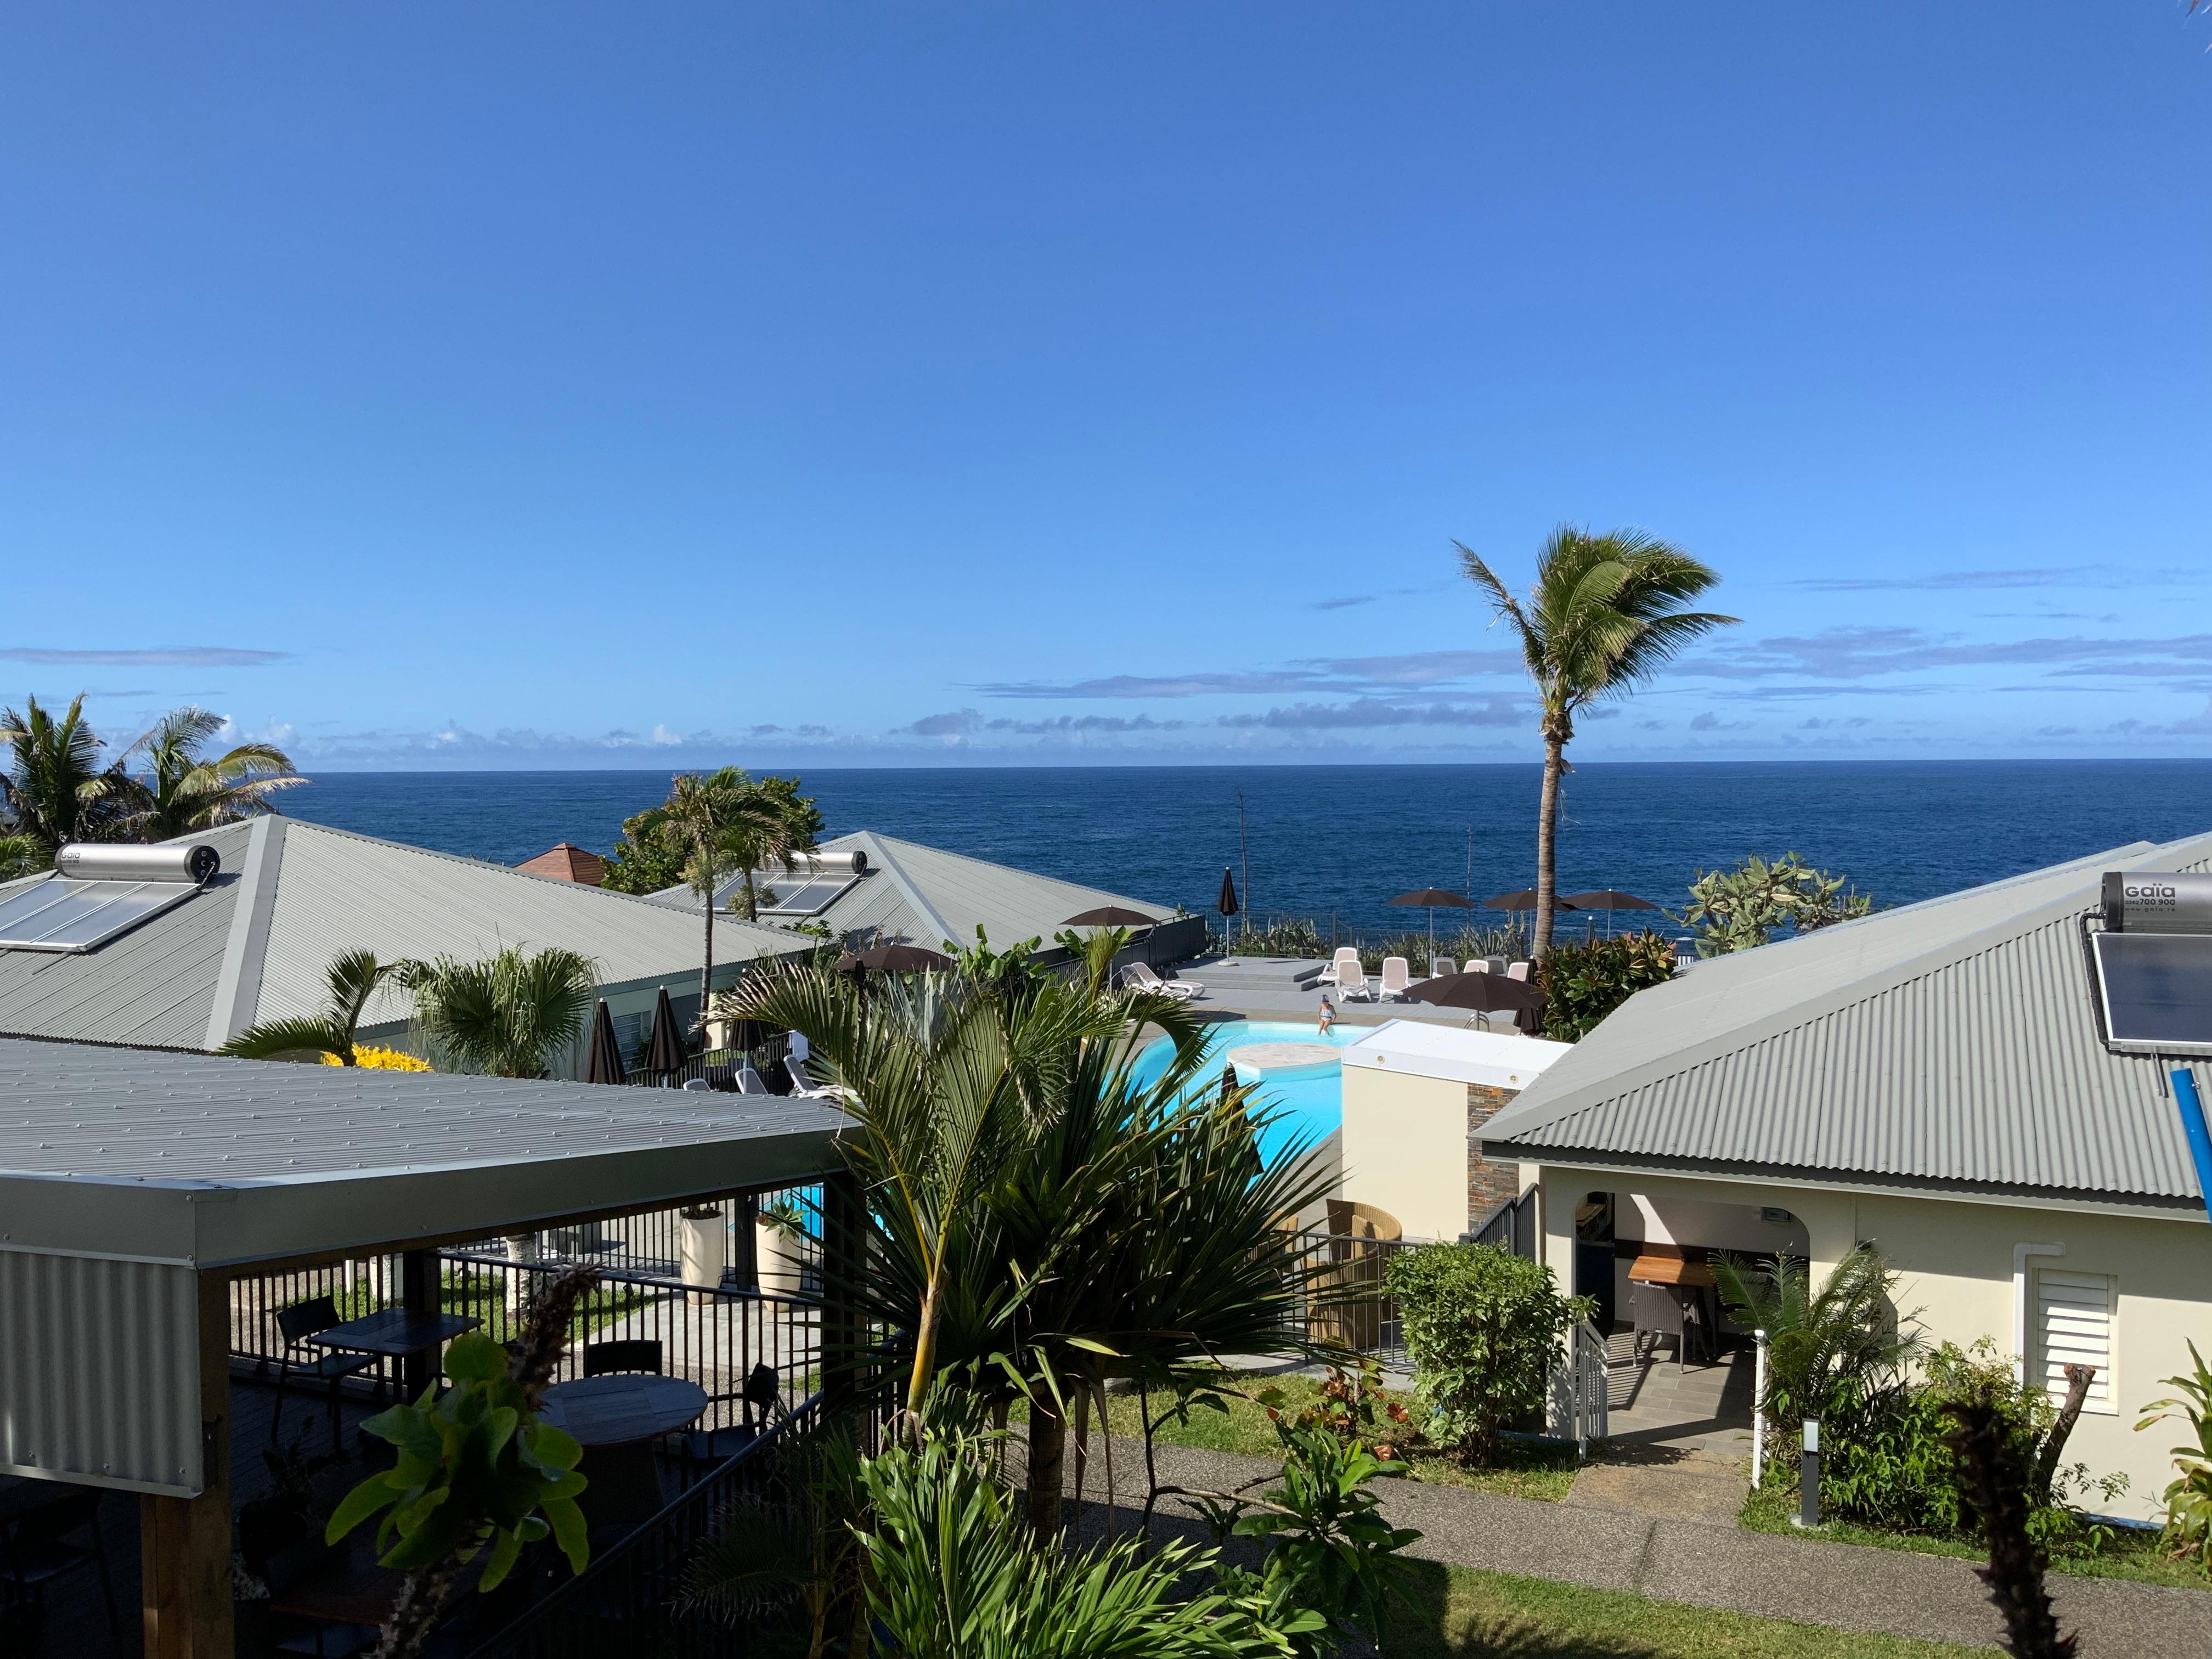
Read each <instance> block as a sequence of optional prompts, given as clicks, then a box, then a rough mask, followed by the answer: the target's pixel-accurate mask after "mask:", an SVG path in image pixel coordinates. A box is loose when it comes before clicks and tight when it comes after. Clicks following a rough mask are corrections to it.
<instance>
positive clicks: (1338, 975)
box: [1321, 945, 1359, 985]
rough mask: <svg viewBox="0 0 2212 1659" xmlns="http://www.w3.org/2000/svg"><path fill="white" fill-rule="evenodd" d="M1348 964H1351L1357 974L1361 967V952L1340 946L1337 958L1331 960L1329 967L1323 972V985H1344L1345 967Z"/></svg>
mask: <svg viewBox="0 0 2212 1659" xmlns="http://www.w3.org/2000/svg"><path fill="white" fill-rule="evenodd" d="M1346 963H1351V964H1352V969H1354V971H1355V972H1356V971H1357V970H1358V967H1359V952H1358V951H1356V950H1354V949H1353V948H1352V946H1351V945H1339V946H1338V947H1337V951H1336V954H1335V956H1334V957H1331V958H1330V959H1329V964H1328V967H1326V968H1324V969H1322V970H1321V983H1322V984H1323V985H1341V984H1343V983H1344V967H1345V964H1346Z"/></svg>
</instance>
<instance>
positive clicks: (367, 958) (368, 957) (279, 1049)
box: [216, 951, 430, 1072]
mask: <svg viewBox="0 0 2212 1659" xmlns="http://www.w3.org/2000/svg"><path fill="white" fill-rule="evenodd" d="M408 968H409V964H408V963H404V962H379V961H378V960H377V959H376V953H375V952H374V951H346V952H345V953H344V954H343V956H340V957H337V958H336V959H334V960H333V961H332V962H331V965H330V966H329V967H328V968H326V969H324V970H323V984H324V987H325V993H326V996H325V1003H324V1006H323V1012H320V1013H319V1014H303V1015H298V1016H295V1017H294V1018H289V1019H272V1020H265V1021H264V1022H263V1023H261V1024H258V1025H249V1026H248V1027H246V1030H243V1031H240V1033H239V1034H238V1035H237V1036H234V1037H233V1038H231V1040H230V1041H229V1042H226V1043H224V1044H223V1045H222V1048H219V1049H217V1050H216V1053H218V1054H234V1055H236V1056H238V1057H239V1058H240V1059H241V1060H278V1059H283V1058H287V1057H289V1056H292V1055H296V1054H321V1055H323V1056H324V1057H325V1058H326V1059H328V1060H333V1061H335V1062H336V1063H337V1064H338V1065H340V1066H357V1065H359V1064H360V1063H361V1051H360V1048H359V1047H358V1045H357V1044H356V1042H355V1041H354V1033H355V1032H356V1030H359V1029H360V1026H361V1016H362V1010H363V1009H365V1008H367V1007H368V1000H369V999H370V998H371V997H373V996H374V995H375V994H376V990H377V987H379V986H380V985H382V984H383V983H384V981H386V980H387V979H394V978H399V979H402V980H404V975H405V973H406V971H407V969H408ZM385 1052H389V1051H388V1050H387V1051H385ZM417 1064H418V1065H421V1062H419V1061H418V1062H417ZM386 1069H387V1070H390V1069H393V1068H391V1067H388V1066H387V1067H386ZM429 1069H430V1068H429V1066H427V1065H422V1070H423V1071H426V1072H427V1071H428V1070H429Z"/></svg>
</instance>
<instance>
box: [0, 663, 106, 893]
mask: <svg viewBox="0 0 2212 1659" xmlns="http://www.w3.org/2000/svg"><path fill="white" fill-rule="evenodd" d="M24 709H25V712H24V713H22V714H17V713H16V712H15V710H14V709H12V708H4V709H0V742H5V743H6V744H7V745H8V756H7V766H6V769H5V770H4V771H0V808H4V809H5V816H6V817H7V818H8V820H9V823H11V824H12V825H13V830H12V833H11V836H10V837H9V839H10V841H11V842H13V843H14V845H15V851H14V852H13V854H11V855H10V856H11V858H12V861H13V862H14V863H15V865H17V866H20V868H19V872H20V873H29V872H31V871H34V870H43V869H45V868H46V867H47V866H49V865H51V864H52V862H53V860H54V853H55V851H56V849H57V848H61V847H63V846H64V845H65V844H67V843H68V842H73V841H112V840H113V839H115V838H116V836H118V834H120V833H121V830H122V826H123V818H124V815H125V811H126V802H127V798H128V792H129V787H130V780H129V779H128V778H127V777H126V776H125V774H124V771H123V769H122V765H121V763H119V762H118V763H113V764H111V765H109V766H107V767H105V768H103V767H102V766H101V765H100V738H99V736H98V734H97V733H95V732H94V731H93V729H92V727H91V726H88V725H87V724H86V723H85V720H84V698H83V696H82V695H80V696H77V697H76V698H75V699H73V700H72V701H71V702H70V706H69V710H68V712H67V713H66V714H64V715H63V716H62V717H61V718H60V719H59V720H56V719H55V718H54V715H53V712H52V710H51V709H47V708H40V706H39V700H38V699H37V698H36V697H32V698H29V699H27V701H26V702H25V703H24ZM19 838H20V839H19Z"/></svg>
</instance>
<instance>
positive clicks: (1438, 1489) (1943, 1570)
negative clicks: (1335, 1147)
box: [1093, 1438, 2212, 1659]
mask: <svg viewBox="0 0 2212 1659" xmlns="http://www.w3.org/2000/svg"><path fill="white" fill-rule="evenodd" d="M1114 1458H1115V1466H1116V1474H1117V1477H1118V1480H1119V1483H1120V1484H1121V1486H1123V1487H1124V1489H1125V1490H1126V1488H1127V1485H1128V1481H1129V1476H1128V1474H1127V1471H1130V1470H1135V1471H1138V1472H1139V1473H1138V1475H1137V1480H1138V1482H1139V1494H1140V1497H1139V1501H1141V1482H1142V1479H1143V1476H1142V1473H1141V1471H1142V1470H1143V1468H1144V1454H1143V1449H1142V1447H1141V1445H1140V1444H1139V1443H1137V1442H1135V1441H1127V1442H1124V1441H1121V1440H1120V1439H1118V1438H1117V1440H1116V1441H1115V1449H1114ZM1155 1461H1156V1462H1157V1464H1158V1470H1159V1478H1160V1480H1161V1482H1162V1484H1163V1485H1169V1486H1188V1487H1193V1488H1197V1489H1200V1490H1211V1491H1216V1492H1235V1491H1237V1490H1239V1489H1240V1488H1244V1487H1247V1486H1249V1488H1250V1490H1251V1491H1253V1492H1255V1493H1256V1492H1260V1491H1262V1490H1264V1489H1265V1487H1266V1486H1268V1485H1269V1484H1272V1483H1273V1482H1274V1481H1275V1480H1277V1479H1278V1478H1279V1475H1280V1473H1281V1467H1280V1465H1279V1464H1277V1463H1273V1462H1268V1461H1267V1460H1265V1459H1261V1458H1256V1457H1244V1456H1240V1455H1235V1454H1233V1453H1228V1452H1209V1451H1199V1450H1194V1449H1190V1448H1188V1447H1182V1446H1161V1447H1158V1449H1156V1452H1155ZM1714 1461H1715V1462H1717V1460H1714ZM1093 1467H1094V1468H1097V1465H1096V1464H1095V1463H1094V1466H1093ZM1728 1480H1733V1481H1734V1482H1735V1485H1734V1486H1733V1488H1732V1490H1733V1491H1734V1492H1735V1502H1729V1501H1727V1499H1726V1492H1727V1491H1728V1490H1729V1489H1730V1488H1729V1487H1728V1486H1727V1485H1726V1482H1727V1481H1728ZM1586 1481H1587V1482H1589V1484H1588V1485H1587V1486H1586V1485H1585V1484H1584V1483H1585V1482H1586ZM1383 1485H1384V1492H1383V1512H1384V1513H1385V1514H1386V1515H1387V1516H1389V1519H1390V1521H1391V1522H1392V1523H1393V1524H1394V1525H1396V1526H1401V1527H1417V1528H1419V1529H1420V1531H1421V1533H1422V1539H1421V1541H1420V1542H1419V1544H1416V1545H1415V1546H1413V1549H1412V1550H1411V1551H1410V1552H1409V1553H1411V1554H1413V1555H1417V1556H1420V1557H1422V1558H1424V1559H1428V1560H1432V1561H1440V1562H1443V1563H1446V1564H1448V1565H1452V1566H1462V1567H1480V1568H1484V1569H1486V1570H1488V1571H1495V1572H1512V1573H1521V1574H1525V1575H1527V1576H1528V1577H1535V1578H1551V1579H1557V1580H1560V1581H1562V1582H1565V1583H1575V1584H1587V1585H1589V1586H1591V1587H1593V1588H1595V1589H1614V1590H1628V1591H1632V1592H1633V1593H1634V1594H1636V1595H1646V1596H1650V1597H1651V1598H1653V1599H1654V1600H1656V1601H1680V1602H1687V1603H1689V1604H1691V1605H1692V1606H1696V1607H1726V1608H1730V1609H1733V1610H1735V1611H1736V1612H1739V1613H1755V1614H1758V1615H1759V1616H1761V1617H1763V1618H1769V1619H1787V1620H1794V1621H1796V1622H1797V1623H1800V1624H1814V1625H1827V1626H1833V1627H1835V1628H1837V1629H1838V1630H1849V1631H1879V1632H1887V1633H1889V1634H1891V1635H1894V1636H1911V1637H1918V1638H1923V1640H1929V1641H1939V1642H1957V1643H1961V1644H1966V1645H1968V1646H1991V1645H1994V1644H1996V1641H1997V1640H1998V1638H1999V1637H2000V1636H2001V1635H2002V1623H2001V1621H2000V1620H1998V1618H1997V1614H1996V1610H1995V1609H1994V1608H1993V1607H1990V1603H1989V1600H1988V1593H1987V1592H1986V1591H1985V1590H1984V1588H1983V1586H1982V1583H1981V1581H1980V1580H1979V1579H1978V1578H1976V1577H1974V1571H1973V1564H1972V1563H1971V1562H1966V1561H1959V1560H1954V1559H1951V1558H1949V1557H1948V1556H1939V1555H1913V1554H1909V1553H1905V1551H1902V1550H1883V1549H1868V1548H1863V1547H1858V1546H1856V1545H1850V1544H1834V1543H1828V1542H1826V1541H1820V1540H1815V1539H1807V1538H1786V1537H1777V1536H1775V1535H1773V1534H1769V1533H1758V1532H1747V1531H1745V1530H1743V1529H1742V1528H1739V1527H1737V1526H1736V1525H1735V1503H1737V1502H1741V1496H1742V1487H1741V1476H1738V1475H1731V1476H1727V1477H1723V1476H1722V1475H1721V1474H1720V1473H1719V1472H1718V1471H1717V1469H1714V1468H1707V1467H1705V1466H1704V1462H1703V1461H1702V1460H1695V1461H1686V1462H1675V1463H1666V1464H1659V1463H1655V1464H1645V1465H1629V1466H1626V1467H1625V1468H1623V1467H1608V1468H1592V1469H1590V1470H1589V1471H1586V1472H1585V1473H1584V1474H1583V1475H1582V1476H1580V1477H1577V1480H1576V1483H1575V1494H1574V1496H1573V1497H1572V1498H1570V1500H1569V1501H1568V1502H1565V1503H1561V1504H1543V1503H1536V1502H1533V1501H1531V1500H1529V1499H1527V1498H1498V1497H1493V1496H1492V1495H1490V1494H1488V1493H1486V1492H1468V1491H1466V1490H1464V1489H1463V1488H1461V1487H1456V1486H1425V1485H1423V1484H1420V1483H1419V1482H1417V1481H1412V1480H1393V1481H1388V1482H1385V1483H1383ZM1094 1490H1095V1489H1094ZM1609 1497H1610V1498H1619V1499H1620V1500H1621V1501H1620V1503H1618V1504H1613V1503H1608V1502H1607V1501H1606V1500H1607V1498H1609ZM1125 1501H1126V1499H1125ZM1161 1507H1162V1510H1164V1511H1168V1512H1173V1513H1175V1514H1176V1515H1177V1516H1189V1515H1192V1514H1194V1510H1191V1509H1189V1508H1188V1507H1185V1506H1181V1505H1178V1504H1175V1502H1174V1500H1163V1503H1162V1506H1161ZM2051 1591H2052V1595H2053V1597H2054V1599H2055V1601H2057V1608H2058V1616H2059V1619H2060V1621H2061V1623H2062V1625H2063V1626H2064V1627H2065V1628H2068V1629H2072V1630H2078V1631H2079V1632H2081V1653H2082V1655H2083V1656H2084V1659H2180V1656H2183V1655H2197V1654H2212V1592H2206V1591H2200V1590H2185V1589H2165V1588H2163V1587H2160V1586H2158V1585H2153V1584H2135V1583H2124V1582H2122V1581H2119V1580H2115V1579H2106V1578H2082V1577H2075V1576H2074V1575H2072V1574H2068V1573H2053V1574H2052V1575H2051Z"/></svg>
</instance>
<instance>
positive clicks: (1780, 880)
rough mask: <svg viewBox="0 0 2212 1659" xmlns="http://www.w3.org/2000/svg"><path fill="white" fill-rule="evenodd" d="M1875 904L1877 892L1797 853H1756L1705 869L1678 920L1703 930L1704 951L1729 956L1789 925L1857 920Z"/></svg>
mask: <svg viewBox="0 0 2212 1659" xmlns="http://www.w3.org/2000/svg"><path fill="white" fill-rule="evenodd" d="M1873 908H1874V896H1873V895H1872V894H1870V893H1862V892H1860V891H1859V890H1857V888H1854V887H1852V886H1851V885H1850V878H1849V877H1848V876H1832V875H1830V874H1829V873H1828V872H1826V870H1815V869H1814V868H1813V867H1812V866H1810V865H1808V864H1807V863H1806V862H1805V860H1802V859H1801V858H1800V857H1798V856H1797V854H1795V853H1784V854H1783V855H1782V856H1781V857H1780V858H1778V859H1773V860H1767V859H1762V858H1759V856H1757V855H1756V854H1753V856H1752V857H1750V858H1747V859H1746V860H1743V861H1742V862H1741V864H1739V865H1737V866H1735V869H1733V870H1700V871H1699V872H1698V877H1697V879H1696V880H1695V881H1693V882H1692V883H1691V884H1690V902H1689V904H1688V906H1687V907H1686V908H1685V909H1684V910H1683V912H1682V914H1681V915H1679V916H1675V917H1674V918H1673V920H1674V921H1676V922H1678V923H1679V924H1680V925H1681V926H1682V927H1693V928H1695V929H1696V930H1697V933H1698V954H1699V956H1701V957H1717V956H1724V955H1726V954H1727V953H1728V952H1729V951H1749V950H1752V949H1753V948H1755V947H1756V946H1759V945H1764V944H1765V943H1766V942H1767V940H1769V939H1771V938H1773V936H1774V935H1775V934H1776V933H1778V932H1781V931H1783V930H1785V929H1786V930H1788V931H1789V932H1790V933H1810V932H1812V931H1813V930H1814V928H1816V927H1828V926H1830V925H1831V924H1832V923H1835V922H1838V921H1857V919H1858V918H1859V917H1861V916H1863V915H1867V914H1868V913H1869V911H1871V910H1872V909H1873Z"/></svg>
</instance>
